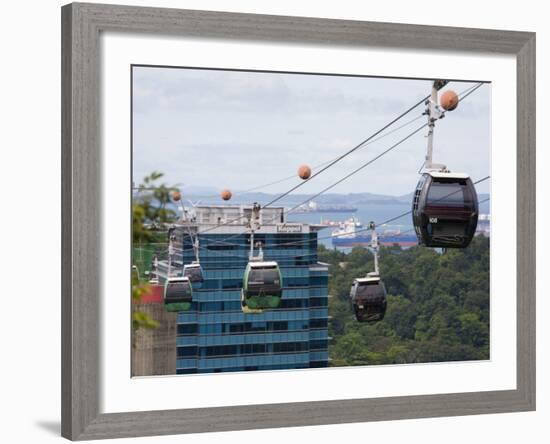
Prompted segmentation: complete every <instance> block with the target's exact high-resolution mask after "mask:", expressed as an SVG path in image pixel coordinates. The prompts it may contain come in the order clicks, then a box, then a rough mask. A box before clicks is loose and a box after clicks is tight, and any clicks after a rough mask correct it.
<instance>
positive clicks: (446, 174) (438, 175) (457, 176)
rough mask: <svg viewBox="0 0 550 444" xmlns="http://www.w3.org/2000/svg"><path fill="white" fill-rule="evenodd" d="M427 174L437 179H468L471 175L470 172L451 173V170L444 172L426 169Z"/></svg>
mask: <svg viewBox="0 0 550 444" xmlns="http://www.w3.org/2000/svg"><path fill="white" fill-rule="evenodd" d="M426 173H427V174H429V175H430V176H432V177H435V178H436V179H464V180H466V179H468V178H469V177H470V175H469V174H466V173H451V172H444V171H426Z"/></svg>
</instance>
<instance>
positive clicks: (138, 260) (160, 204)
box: [132, 171, 176, 330]
mask: <svg viewBox="0 0 550 444" xmlns="http://www.w3.org/2000/svg"><path fill="white" fill-rule="evenodd" d="M162 176H163V174H162V173H159V172H156V171H154V172H152V173H151V174H150V175H149V176H146V177H145V178H144V179H143V182H142V183H141V184H140V185H139V186H138V188H137V192H136V193H135V194H134V196H133V203H132V240H133V244H134V250H136V248H137V250H138V252H139V254H138V255H137V256H136V255H135V254H134V256H133V261H132V262H133V264H134V265H135V266H137V268H138V269H142V270H143V269H145V268H146V264H145V261H144V255H143V252H142V251H141V246H142V245H143V244H150V243H152V242H154V241H155V240H158V237H159V233H161V232H162V228H163V226H164V225H165V224H168V223H170V222H173V221H174V220H175V219H176V213H175V211H174V210H172V209H170V208H168V207H167V205H168V204H169V203H170V193H171V192H172V191H174V190H176V188H173V187H168V186H167V185H166V184H160V185H159V184H158V181H159V180H160V179H161V178H162ZM149 256H150V255H149ZM149 263H150V261H149ZM149 263H148V264H149ZM148 264H147V265H148ZM149 291H150V287H149V285H148V284H147V283H146V282H141V281H140V276H139V273H138V272H133V273H132V300H133V302H136V303H139V301H141V300H142V298H143V296H144V295H145V294H147V293H148V292H149ZM132 326H133V328H134V330H139V329H141V328H143V329H153V328H157V327H158V326H159V323H158V322H157V321H155V320H154V319H152V318H151V317H150V316H149V314H147V313H146V312H144V311H140V310H136V309H135V308H132Z"/></svg>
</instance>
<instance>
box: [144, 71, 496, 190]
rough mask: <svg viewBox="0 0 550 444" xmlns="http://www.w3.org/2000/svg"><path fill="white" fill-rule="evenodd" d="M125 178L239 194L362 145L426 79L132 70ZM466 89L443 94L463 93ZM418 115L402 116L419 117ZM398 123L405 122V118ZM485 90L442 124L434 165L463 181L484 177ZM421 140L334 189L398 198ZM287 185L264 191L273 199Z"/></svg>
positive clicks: (416, 95)
mask: <svg viewBox="0 0 550 444" xmlns="http://www.w3.org/2000/svg"><path fill="white" fill-rule="evenodd" d="M133 80H134V81H133V85H134V96H133V98H134V147H133V148H134V177H135V178H136V180H138V179H139V178H140V177H142V176H144V175H145V174H148V173H149V172H150V171H152V170H159V171H163V172H165V173H166V181H167V182H173V183H176V182H184V183H186V184H188V185H193V186H196V187H199V186H212V187H214V188H217V189H219V188H222V187H226V186H228V187H230V188H233V189H247V188H252V187H254V186H257V185H259V184H262V183H268V182H272V181H276V180H278V179H280V178H283V177H286V176H288V175H292V174H294V173H295V171H296V168H297V167H298V165H300V164H302V163H308V164H310V165H317V164H319V163H321V162H325V161H328V160H330V159H332V158H334V157H336V156H338V155H340V154H342V153H343V152H345V151H347V150H348V149H350V148H352V147H353V146H355V145H356V144H357V143H359V142H361V141H362V140H364V139H365V138H366V137H368V136H369V135H370V134H372V133H373V132H374V131H376V130H378V129H379V128H380V127H382V126H383V125H385V124H386V123H387V122H388V121H389V120H391V119H393V118H394V117H395V116H397V115H398V114H400V113H401V112H402V111H404V110H405V109H407V108H408V107H409V106H410V105H411V104H412V103H415V102H416V101H418V100H419V99H420V98H421V97H422V96H423V95H426V94H427V93H428V92H429V88H430V83H429V82H428V81H424V80H401V79H375V78H357V77H340V76H314V75H295V74H273V73H251V72H228V71H217V70H190V69H168V68H163V69H160V68H134V79H133ZM470 85H471V84H464V85H461V84H453V88H456V90H457V91H462V90H464V89H466V88H467V87H469V86H470ZM421 112H422V108H421V107H419V108H418V109H417V110H415V114H411V115H410V116H408V117H407V118H410V117H414V116H415V115H419V114H420V113H421ZM404 120H405V119H404ZM423 122H424V121H423V120H421V121H418V122H416V123H415V124H413V125H411V126H409V127H407V128H404V129H403V130H401V131H400V132H398V133H396V134H393V135H391V136H389V137H388V138H387V139H384V140H382V141H380V142H377V143H376V144H373V145H371V146H368V147H365V148H362V149H360V150H358V152H357V153H354V154H353V155H351V156H349V157H348V158H346V159H345V160H344V161H342V162H341V163H339V164H338V165H335V166H334V167H333V168H331V169H329V170H327V172H326V173H323V174H322V175H320V176H319V177H318V178H316V179H315V180H314V181H311V183H310V184H308V185H307V187H303V191H304V192H316V191H319V190H320V189H321V188H322V187H324V186H327V185H329V184H330V183H332V182H335V181H336V180H338V179H339V178H340V177H342V176H344V175H345V174H347V173H348V172H350V171H351V170H352V169H354V168H356V167H357V166H359V165H360V164H361V163H363V162H366V161H368V160H369V159H370V158H372V156H374V155H376V153H378V152H381V151H382V150H384V149H386V148H387V147H388V146H390V145H391V144H392V143H395V142H396V141H397V140H399V139H400V138H402V137H404V136H405V135H406V134H408V132H410V131H411V130H413V129H415V128H417V125H420V124H422V123H423ZM489 123H490V86H487V85H486V86H483V87H482V88H480V89H479V90H478V91H477V92H475V93H474V94H472V95H471V96H469V97H468V98H467V99H466V101H465V102H464V103H461V105H460V107H459V108H458V109H457V110H456V111H454V112H453V113H449V114H448V116H447V117H446V118H445V119H443V120H442V121H440V122H439V123H438V124H437V127H436V134H435V159H436V160H438V161H442V162H445V163H447V164H448V166H449V167H450V168H451V169H453V170H457V171H458V170H461V171H467V172H470V174H471V175H472V177H474V178H477V177H478V176H481V177H482V176H485V175H487V174H488V172H489V167H490V164H489V152H490V150H489V148H490V126H489ZM424 134H425V132H422V133H420V134H417V135H415V136H414V137H412V138H411V139H410V140H408V141H407V142H405V143H404V144H403V145H402V146H400V147H399V148H397V149H396V150H395V151H394V152H392V153H390V154H388V155H387V156H384V157H383V158H381V159H380V160H379V161H377V162H376V163H374V164H373V165H371V166H369V167H367V168H365V170H364V171H362V172H361V173H359V174H357V176H354V177H353V178H351V179H350V180H349V181H346V182H344V183H343V184H341V185H339V186H338V187H337V188H335V190H334V191H337V192H346V193H347V192H361V191H363V190H365V191H370V192H376V193H386V194H395V195H402V194H406V193H408V192H410V191H411V189H410V187H411V185H410V184H411V183H413V184H414V183H415V182H416V179H417V177H418V176H417V170H418V168H419V167H420V164H421V163H422V160H423V157H424V154H425V146H426V140H425V138H424V137H423V135H424ZM288 187H289V183H288V182H285V183H282V184H279V185H274V186H273V187H271V188H269V189H266V190H265V191H267V192H282V191H285V190H286V189H287V188H288Z"/></svg>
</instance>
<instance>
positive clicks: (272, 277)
mask: <svg viewBox="0 0 550 444" xmlns="http://www.w3.org/2000/svg"><path fill="white" fill-rule="evenodd" d="M282 293H283V278H282V276H281V271H280V270H279V265H278V264H277V262H254V261H252V262H249V263H248V265H247V266H246V270H245V272H244V279H243V289H242V293H241V304H242V310H243V312H245V313H261V312H262V311H263V310H265V309H272V308H277V307H279V305H280V304H281V296H282Z"/></svg>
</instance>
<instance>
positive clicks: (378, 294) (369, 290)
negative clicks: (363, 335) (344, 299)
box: [350, 273, 387, 322]
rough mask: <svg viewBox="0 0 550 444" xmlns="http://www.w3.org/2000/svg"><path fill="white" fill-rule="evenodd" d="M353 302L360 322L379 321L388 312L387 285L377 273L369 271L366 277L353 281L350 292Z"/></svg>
mask: <svg viewBox="0 0 550 444" xmlns="http://www.w3.org/2000/svg"><path fill="white" fill-rule="evenodd" d="M350 299H351V304H352V307H353V311H354V313H355V319H357V321H358V322H378V321H381V320H382V319H384V315H385V314H386V307H387V299H386V287H385V286H384V283H383V282H382V281H381V280H380V275H379V274H377V273H368V274H367V277H365V278H357V279H355V280H354V281H353V285H352V287H351V292H350Z"/></svg>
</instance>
